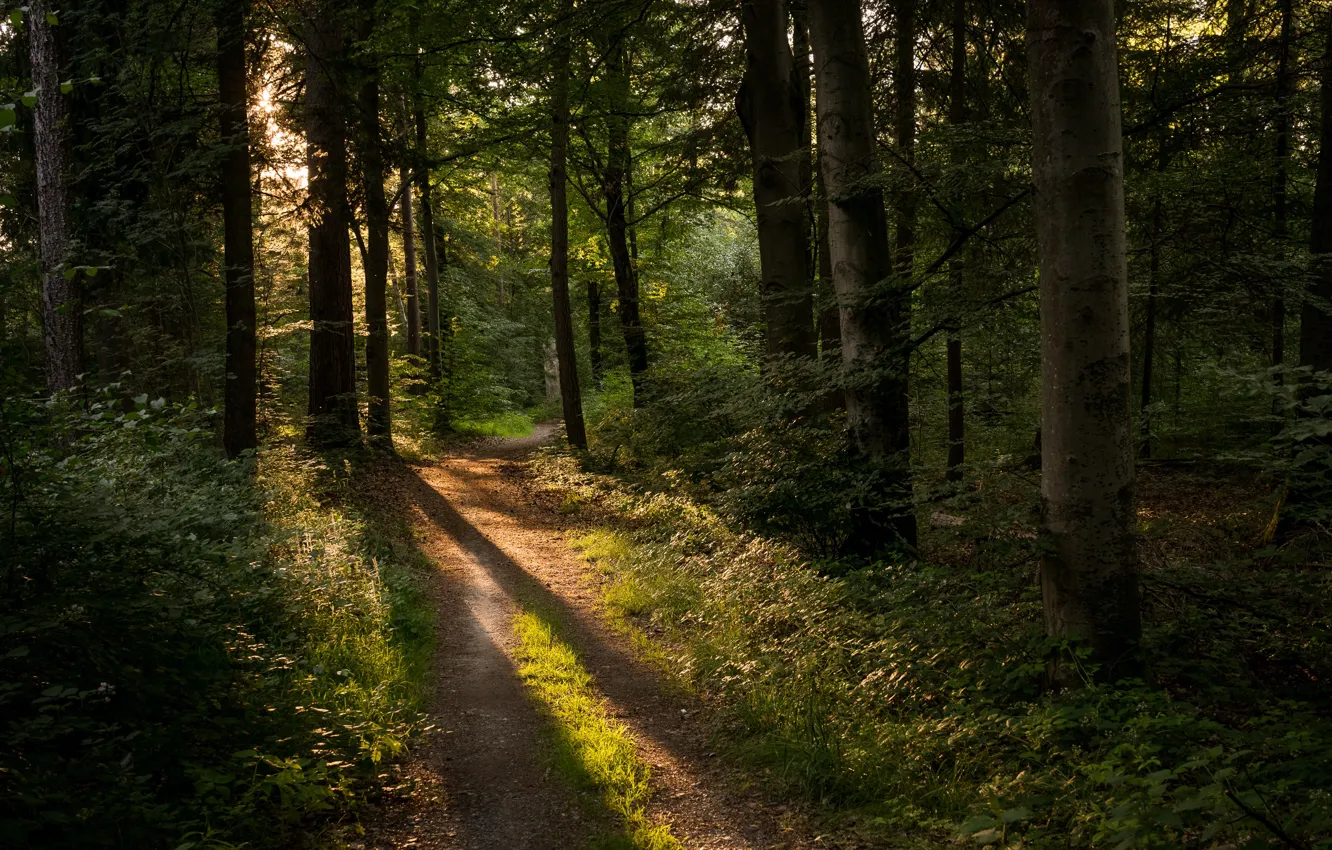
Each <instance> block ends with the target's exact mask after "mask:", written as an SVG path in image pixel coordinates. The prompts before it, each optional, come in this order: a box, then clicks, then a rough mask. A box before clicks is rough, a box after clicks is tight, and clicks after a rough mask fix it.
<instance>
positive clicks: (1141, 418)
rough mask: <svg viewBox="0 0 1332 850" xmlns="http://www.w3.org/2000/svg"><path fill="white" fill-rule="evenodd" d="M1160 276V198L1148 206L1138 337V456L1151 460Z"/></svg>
mask: <svg viewBox="0 0 1332 850" xmlns="http://www.w3.org/2000/svg"><path fill="white" fill-rule="evenodd" d="M1160 275H1161V197H1160V195H1158V196H1157V197H1156V200H1155V201H1153V202H1152V244H1151V249H1150V254H1149V258H1148V261H1147V318H1146V320H1145V321H1144V325H1145V327H1144V328H1143V333H1142V387H1141V388H1140V389H1141V391H1142V403H1141V406H1140V407H1139V409H1138V432H1139V434H1141V436H1142V456H1143V457H1144V458H1150V457H1151V456H1152V414H1151V406H1152V365H1153V363H1154V362H1155V360H1156V304H1157V300H1158V293H1159V292H1160Z"/></svg>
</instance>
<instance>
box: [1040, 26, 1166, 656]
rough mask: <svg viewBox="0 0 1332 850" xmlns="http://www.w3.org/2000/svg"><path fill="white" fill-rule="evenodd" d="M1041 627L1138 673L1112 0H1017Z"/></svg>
mask: <svg viewBox="0 0 1332 850" xmlns="http://www.w3.org/2000/svg"><path fill="white" fill-rule="evenodd" d="M1027 15H1028V17H1027V50H1028V58H1029V62H1030V80H1031V106H1032V117H1033V121H1032V123H1033V142H1034V149H1033V153H1032V160H1033V161H1032V174H1033V177H1034V183H1035V187H1036V203H1035V210H1036V233H1037V239H1038V244H1039V248H1040V258H1041V260H1040V276H1041V277H1040V279H1041V338H1042V362H1043V368H1042V424H1041V433H1042V442H1043V451H1042V453H1041V455H1042V476H1041V491H1042V497H1043V501H1044V508H1043V512H1042V513H1043V517H1044V524H1045V533H1046V536H1047V537H1048V539H1049V544H1050V545H1049V546H1048V548H1047V549H1046V550H1045V554H1044V555H1043V556H1042V558H1041V587H1042V591H1043V594H1044V599H1045V620H1046V630H1047V632H1048V633H1049V634H1050V635H1051V636H1053V637H1057V638H1077V639H1084V640H1087V641H1088V642H1089V643H1090V646H1091V650H1092V654H1093V656H1094V658H1095V660H1096V662H1098V663H1099V664H1101V665H1102V667H1101V675H1102V676H1103V677H1104V678H1107V679H1112V680H1113V679H1116V678H1122V677H1124V676H1129V675H1135V674H1136V673H1137V672H1138V669H1139V667H1138V664H1137V663H1136V658H1137V656H1136V648H1137V643H1138V638H1139V635H1140V632H1141V625H1140V615H1139V609H1138V578H1137V560H1136V558H1135V557H1134V551H1133V437H1132V430H1131V424H1130V415H1129V395H1130V390H1129V386H1130V380H1129V333H1128V326H1129V322H1128V264H1127V252H1126V249H1125V233H1124V173H1123V152H1122V144H1121V132H1120V103H1119V77H1118V71H1117V68H1116V57H1115V29H1114V27H1115V19H1114V4H1113V2H1112V0H1082V2H1078V3H1069V2H1067V1H1066V0H1030V2H1029V3H1028V6H1027Z"/></svg>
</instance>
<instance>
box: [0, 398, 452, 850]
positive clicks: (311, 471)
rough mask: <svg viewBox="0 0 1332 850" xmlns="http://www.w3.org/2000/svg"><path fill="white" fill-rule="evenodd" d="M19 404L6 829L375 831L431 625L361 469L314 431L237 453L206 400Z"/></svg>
mask: <svg viewBox="0 0 1332 850" xmlns="http://www.w3.org/2000/svg"><path fill="white" fill-rule="evenodd" d="M0 413H2V415H3V423H0V425H2V426H3V427H2V428H0V435H2V438H3V449H4V452H5V457H6V460H5V465H4V481H3V484H2V485H0V494H2V495H3V498H4V502H5V507H6V515H7V521H6V523H5V526H4V556H5V563H4V570H5V593H4V596H3V600H2V601H0V640H3V644H0V729H3V736H4V741H5V746H4V747H0V845H3V846H6V847H42V848H52V850H55V848H74V847H78V848H95V847H115V848H159V847H161V848H199V847H215V848H228V847H241V846H244V847H247V848H254V849H256V850H257V848H265V847H272V848H278V847H281V848H299V847H317V846H328V845H331V844H333V843H334V842H336V841H337V840H338V839H339V838H340V837H341V836H344V835H346V834H347V833H348V832H349V831H355V829H356V827H355V816H356V811H357V807H358V805H359V804H360V802H361V801H362V800H363V799H364V798H365V797H366V795H367V794H368V793H370V792H371V790H372V789H373V788H374V786H375V781H376V780H377V778H378V777H380V776H381V774H382V772H383V771H384V770H385V764H384V763H385V761H386V760H387V759H390V758H392V757H393V756H395V755H396V754H398V753H399V752H401V750H402V749H403V747H404V744H405V742H406V741H407V740H408V737H409V736H410V734H411V733H412V730H413V727H414V726H415V725H416V724H417V723H418V717H419V714H418V709H419V707H420V700H421V694H420V690H419V688H420V685H419V682H420V681H421V677H422V671H423V666H424V662H425V659H426V658H427V656H428V653H429V648H430V636H431V631H430V629H429V622H428V613H427V609H426V607H425V605H424V603H423V601H422V599H421V598H420V596H419V595H418V593H417V591H416V589H415V587H414V585H413V584H412V581H411V578H410V567H411V564H410V563H409V562H408V561H406V560H405V559H403V558H401V557H399V556H397V555H396V554H395V551H394V550H393V549H392V548H391V547H390V546H388V545H387V543H386V542H385V540H384V538H383V537H382V535H380V534H379V533H378V532H377V531H376V530H375V529H374V527H373V526H372V525H371V524H369V523H367V522H366V520H365V518H364V517H362V516H361V515H359V514H358V513H357V512H356V510H355V509H353V508H352V507H350V506H349V504H348V503H347V502H346V501H345V500H343V499H341V498H340V494H339V492H338V491H339V490H340V489H342V490H345V489H346V488H347V483H346V476H345V473H344V471H343V470H341V469H338V468H330V467H331V466H335V465H333V464H331V463H327V462H324V461H320V460H317V459H314V458H311V457H308V456H305V455H303V454H301V453H300V452H298V451H297V450H296V449H295V448H293V447H292V446H291V445H278V446H275V447H273V448H271V449H266V450H264V451H263V452H262V454H261V455H260V457H259V458H258V459H257V461H256V460H253V459H252V460H249V461H242V462H235V463H228V462H226V461H223V460H221V459H220V458H219V457H218V454H217V452H216V450H215V448H214V447H213V446H212V445H211V444H210V440H209V437H208V433H209V431H210V430H211V429H210V428H208V427H207V425H208V422H207V419H206V414H204V413H202V412H200V411H195V410H191V409H171V408H169V407H167V406H166V405H164V404H162V403H160V402H154V403H149V402H148V400H147V399H146V398H140V399H139V400H138V403H137V406H136V407H135V409H134V410H133V411H130V412H123V411H122V408H121V406H120V404H119V402H118V400H115V399H103V400H99V401H97V402H95V403H93V404H92V405H91V406H90V408H89V409H87V410H60V409H56V408H51V407H49V406H47V405H46V404H44V403H42V402H34V401H29V400H25V399H17V398H12V397H11V398H7V399H5V400H4V404H3V408H0ZM256 463H257V476H256V475H253V474H252V471H253V469H254V466H255V464H256ZM340 476H341V477H340Z"/></svg>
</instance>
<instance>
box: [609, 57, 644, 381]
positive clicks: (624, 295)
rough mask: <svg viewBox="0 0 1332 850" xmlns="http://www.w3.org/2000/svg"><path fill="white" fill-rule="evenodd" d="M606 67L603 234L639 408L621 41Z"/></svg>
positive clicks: (640, 335) (640, 372)
mask: <svg viewBox="0 0 1332 850" xmlns="http://www.w3.org/2000/svg"><path fill="white" fill-rule="evenodd" d="M608 61H609V63H610V70H609V76H610V80H609V82H610V100H611V103H610V112H609V114H608V115H607V117H606V125H607V128H606V129H607V131H608V137H609V149H608V150H607V155H606V170H605V173H604V174H603V175H602V195H603V196H604V197H605V199H606V236H607V242H608V243H609V245H610V254H611V263H612V265H613V266H614V268H615V287H616V291H617V294H618V296H619V300H620V309H619V313H620V326H621V328H622V329H623V331H624V347H625V350H626V352H627V353H628V355H629V379H630V381H631V382H632V383H633V388H634V406H635V407H641V406H642V405H643V403H644V398H643V377H644V373H646V372H647V368H648V350H647V334H646V333H645V332H644V330H643V320H642V318H641V316H640V315H639V305H638V269H637V268H635V266H634V261H633V257H631V256H630V254H629V241H628V233H629V222H628V220H627V218H626V216H625V212H626V208H625V196H624V193H625V178H626V177H627V176H628V174H629V169H630V168H632V167H633V152H632V151H631V150H630V147H629V112H628V110H629V52H628V50H626V49H625V45H624V39H623V37H621V38H620V41H619V42H618V43H617V44H616V46H615V48H614V50H613V51H612V55H611V57H610V59H609V60H608Z"/></svg>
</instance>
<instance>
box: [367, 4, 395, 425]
mask: <svg viewBox="0 0 1332 850" xmlns="http://www.w3.org/2000/svg"><path fill="white" fill-rule="evenodd" d="M361 14H362V15H364V16H365V18H364V21H365V23H364V24H363V29H362V32H361V40H362V41H366V40H367V39H369V37H370V35H371V29H372V27H373V25H374V24H373V20H374V17H373V16H374V10H373V7H371V8H365V6H363V7H362V9H361ZM378 63H379V58H378V57H377V56H369V57H366V67H365V69H364V74H365V79H364V80H363V82H362V83H361V94H360V101H361V103H360V107H361V169H362V182H363V188H364V191H365V218H366V230H367V241H368V245H367V249H366V257H365V324H366V327H367V329H368V334H367V336H366V340H365V372H366V378H367V384H368V389H369V395H370V398H369V403H368V406H367V408H368V409H367V416H366V423H365V426H366V431H367V432H368V434H369V436H370V439H371V441H372V442H376V443H381V444H383V445H385V446H386V447H392V445H393V409H392V391H391V390H390V387H389V328H388V266H389V203H388V198H387V197H386V196H385V193H384V154H383V147H382V140H381V127H380V121H379V103H380V98H379V78H380V74H379V64H378Z"/></svg>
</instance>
